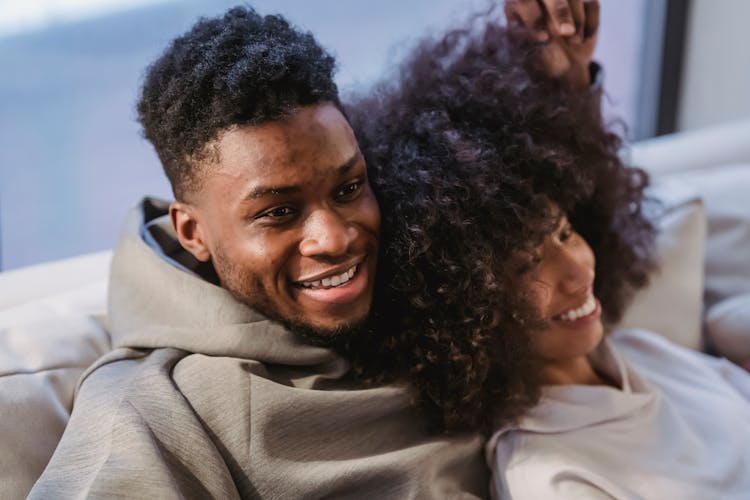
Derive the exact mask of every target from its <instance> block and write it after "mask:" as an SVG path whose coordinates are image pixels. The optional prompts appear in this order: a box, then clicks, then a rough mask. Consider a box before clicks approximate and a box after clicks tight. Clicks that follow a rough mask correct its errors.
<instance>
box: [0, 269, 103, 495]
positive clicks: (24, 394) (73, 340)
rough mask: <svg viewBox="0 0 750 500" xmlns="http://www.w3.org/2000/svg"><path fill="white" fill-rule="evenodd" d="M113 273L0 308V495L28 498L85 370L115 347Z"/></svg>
mask: <svg viewBox="0 0 750 500" xmlns="http://www.w3.org/2000/svg"><path fill="white" fill-rule="evenodd" d="M105 307H106V281H104V280H99V282H97V283H92V284H89V285H85V286H83V287H80V288H78V289H76V290H72V291H69V292H66V293H62V294H59V293H58V294H57V295H52V296H49V297H46V298H43V299H37V300H32V301H28V302H26V303H24V304H21V305H15V306H12V307H9V308H6V309H3V310H0V443H1V444H2V446H1V447H0V498H2V499H4V500H6V499H15V498H25V497H26V495H27V494H28V492H29V490H30V489H31V487H32V485H33V484H34V482H35V481H36V479H37V478H38V477H39V475H40V474H41V473H42V470H44V467H45V466H46V465H47V462H48V461H49V459H50V457H51V456H52V452H53V451H54V450H55V447H56V446H57V443H58V441H59V440H60V437H61V436H62V432H63V430H64V428H65V425H66V424H67V422H68V418H69V416H70V411H71V407H72V403H73V390H74V388H75V385H76V382H77V381H78V378H79V377H80V376H81V374H82V373H83V371H84V370H85V369H86V367H88V366H89V365H90V364H91V363H92V362H93V361H94V360H96V359H97V358H98V357H99V356H101V355H102V354H104V353H106V352H108V351H109V350H110V340H109V335H108V334H107V332H106V331H105V329H104V328H103V326H102V322H101V318H102V317H103V314H104V312H105Z"/></svg>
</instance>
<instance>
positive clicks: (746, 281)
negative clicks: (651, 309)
mask: <svg viewBox="0 0 750 500" xmlns="http://www.w3.org/2000/svg"><path fill="white" fill-rule="evenodd" d="M674 178H675V179H678V180H680V181H682V182H685V183H687V184H690V185H692V186H695V187H696V189H698V191H699V193H700V196H701V198H702V199H703V203H704V205H705V208H706V217H707V219H708V235H707V242H706V261H705V267H706V288H705V300H706V307H707V308H710V307H711V306H713V305H714V304H717V303H719V302H721V301H723V300H726V299H729V298H731V297H734V296H736V295H741V294H746V293H750V200H749V199H748V193H749V192H750V163H744V164H731V165H724V166H716V167H709V168H705V169H702V170H695V171H692V172H685V173H680V174H675V175H674Z"/></svg>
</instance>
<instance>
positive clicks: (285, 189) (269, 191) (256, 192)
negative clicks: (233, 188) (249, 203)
mask: <svg viewBox="0 0 750 500" xmlns="http://www.w3.org/2000/svg"><path fill="white" fill-rule="evenodd" d="M300 191H302V187H301V186H296V185H295V186H258V187H256V188H255V189H253V190H252V191H250V192H249V193H247V196H245V200H256V199H258V198H263V197H264V196H275V195H279V194H290V193H299V192H300Z"/></svg>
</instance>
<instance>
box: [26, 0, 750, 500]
mask: <svg viewBox="0 0 750 500" xmlns="http://www.w3.org/2000/svg"><path fill="white" fill-rule="evenodd" d="M547 3H549V4H550V6H552V4H557V3H559V2H532V1H520V0H518V1H513V2H511V1H508V2H507V3H506V11H507V12H508V13H509V14H510V16H509V17H510V19H512V20H513V21H514V22H515V24H517V25H518V27H519V29H525V30H526V32H527V34H528V36H526V37H518V36H515V35H511V34H510V33H507V32H506V31H504V30H503V29H501V28H498V27H497V26H496V25H495V24H493V23H492V22H490V23H488V24H487V26H486V27H484V28H483V29H482V30H478V31H474V32H472V31H455V32H452V33H450V34H448V35H447V36H446V37H444V38H443V39H440V40H437V41H426V42H424V43H423V44H422V45H421V46H420V47H418V48H417V49H416V50H415V51H414V53H413V55H412V56H411V58H410V59H409V60H408V61H407V62H406V63H405V64H404V65H403V66H402V68H401V72H400V73H399V76H398V78H396V80H395V81H394V82H391V83H390V84H387V85H384V86H382V87H380V88H379V89H377V90H376V91H375V92H373V94H372V95H371V96H369V97H363V98H361V99H359V100H356V101H355V102H353V103H351V104H350V105H348V106H344V105H342V103H341V102H340V101H339V97H338V93H337V89H336V86H335V84H334V83H333V80H332V72H333V66H334V61H333V59H332V58H331V57H330V56H329V55H328V54H326V53H325V52H324V51H323V50H322V49H321V48H320V47H319V45H318V44H317V43H316V42H315V40H314V39H313V38H312V36H311V35H309V34H305V33H301V32H299V31H297V30H296V29H294V28H293V27H290V26H289V24H288V23H287V22H286V21H285V20H283V19H282V18H280V17H274V16H271V17H265V18H264V17H261V16H258V15H257V14H256V13H255V12H254V11H252V10H251V9H247V8H235V9H232V10H230V11H229V12H227V14H226V15H225V16H223V17H222V18H218V19H209V20H201V21H199V22H198V23H197V24H196V25H195V26H194V27H193V28H192V29H191V30H190V31H189V32H188V33H186V34H185V35H183V36H182V37H180V38H178V39H176V40H175V41H174V42H173V43H172V45H171V46H170V47H169V48H168V49H167V51H166V52H165V53H164V54H163V55H162V57H161V58H160V59H159V60H157V61H156V62H155V63H154V64H153V65H152V66H151V67H150V68H149V71H148V75H147V78H146V80H145V83H144V88H143V92H142V97H141V99H140V102H139V104H138V111H139V119H140V121H141V123H142V124H143V126H144V130H145V135H146V137H147V138H148V139H149V140H150V141H151V142H152V143H153V145H154V147H155V149H156V151H157V153H158V155H159V157H160V159H161V161H162V164H163V166H164V169H165V172H166V174H167V176H168V177H169V180H170V182H171V184H172V187H173V190H174V194H175V198H176V201H175V202H173V203H171V204H166V203H162V202H159V201H156V200H149V199H147V200H145V201H144V202H143V203H142V204H141V205H140V206H139V207H138V209H137V210H136V211H135V212H134V213H133V214H132V215H131V217H130V218H129V219H128V221H127V222H126V224H125V228H124V230H123V237H122V240H121V242H120V243H119V245H118V247H117V249H116V252H115V257H114V260H113V264H112V271H111V283H110V292H109V322H110V330H111V335H112V340H113V345H114V347H115V349H114V350H113V351H112V352H111V353H109V354H108V355H106V356H104V357H103V358H101V359H100V360H99V361H97V363H96V364H95V365H94V366H93V367H91V368H90V369H89V370H88V371H87V373H86V374H85V375H84V377H83V379H82V381H81V383H80V386H79V388H78V391H77V394H76V400H75V404H74V410H73V414H72V416H71V420H70V422H69V424H68V427H67V428H66V431H65V434H64V436H63V438H62V440H61V442H60V444H59V446H58V448H57V450H56V452H55V454H54V456H53V458H52V460H51V461H50V464H49V465H48V467H47V469H46V470H45V472H44V474H43V475H42V477H41V478H40V480H39V482H38V483H37V484H36V486H35V487H34V489H33V490H32V493H31V497H32V498H70V497H84V496H85V497H94V498H98V497H107V498H109V497H113V496H121V497H133V498H256V497H257V498H318V497H337V498H474V497H480V498H482V497H488V496H489V495H490V494H493V495H495V496H496V497H499V498H505V497H518V498H550V497H553V496H562V497H569V498H580V497H586V496H588V497H595V498H607V497H611V496H614V497H618V498H642V497H649V496H651V497H654V498H657V497H658V498H664V497H689V496H690V495H695V496H696V497H697V496H702V497H711V496H716V495H718V494H719V492H724V493H726V492H729V493H731V492H732V491H737V492H743V491H747V485H744V484H743V481H747V480H748V479H747V476H748V475H747V474H743V473H742V472H743V471H747V470H748V467H747V458H745V456H746V455H747V453H746V452H745V450H746V449H747V448H748V447H747V446H746V444H747V443H745V441H747V438H744V437H742V438H739V437H737V436H736V433H734V432H733V429H734V427H737V426H739V425H741V424H742V423H747V422H748V421H750V420H748V413H750V409H748V406H749V405H748V404H747V401H746V400H743V399H742V398H739V397H738V396H737V394H736V390H735V389H733V388H732V387H731V385H730V384H729V383H728V382H725V381H724V379H723V378H722V376H723V375H726V374H732V375H733V376H735V378H737V379H738V380H740V379H741V375H739V374H737V373H736V372H734V371H732V369H731V367H726V366H724V365H719V364H718V363H713V362H711V361H709V360H707V359H706V358H703V357H701V356H698V355H695V354H691V353H686V352H684V351H681V350H679V349H677V348H675V347H672V346H669V345H667V344H666V342H664V341H659V340H657V339H656V338H655V337H653V336H652V335H649V334H643V333H634V334H628V335H624V336H620V337H617V338H615V339H614V341H613V342H609V341H606V340H602V338H603V333H604V326H603V324H604V321H607V322H609V321H611V320H614V319H616V318H617V317H618V315H619V314H620V313H621V312H622V309H623V307H624V305H625V303H626V300H627V296H628V294H629V293H630V292H631V291H632V290H634V289H635V288H637V287H638V286H640V285H642V284H643V283H644V282H645V280H646V277H647V272H648V270H649V269H650V265H649V261H648V251H649V249H650V246H651V240H652V237H653V228H652V227H651V225H650V224H649V223H648V222H647V221H646V219H645V218H644V217H643V214H642V211H641V207H642V204H643V201H644V196H643V189H644V187H645V185H646V182H647V180H646V178H645V176H644V175H643V174H642V173H641V172H640V171H638V170H634V169H629V168H626V167H625V166H623V165H622V164H621V163H620V161H619V159H618V158H617V155H616V151H617V148H618V146H619V142H618V139H617V137H615V136H614V135H612V134H610V133H609V132H608V131H607V130H606V129H605V128H604V127H603V126H602V123H601V119H600V117H599V114H598V109H597V102H596V99H595V96H593V95H592V94H594V93H595V92H592V91H590V90H589V89H587V84H588V83H589V81H590V76H591V75H590V68H589V64H588V63H589V61H590V58H591V53H592V52H593V45H594V42H595V39H596V28H597V24H598V22H597V9H598V4H597V3H596V2H581V1H570V2H567V3H566V2H563V4H564V6H565V9H563V10H559V11H558V10H547V9H546V6H547ZM540 20H544V22H541V23H540ZM540 26H541V27H540ZM527 53H528V54H531V55H530V56H529V58H528V60H526V59H524V54H527ZM541 75H546V77H547V78H544V77H542V76H541ZM549 77H552V79H551V80H550V79H549ZM376 196H377V197H376ZM613 344H614V346H613ZM659 363H678V366H674V367H673V366H670V368H669V373H670V374H677V375H679V377H678V378H677V379H674V378H673V377H665V376H664V375H661V376H659V373H660V372H659V371H658V368H659ZM691 377H692V378H691ZM699 382H700V383H699ZM746 385H747V384H746ZM686 387H689V388H690V390H689V391H688V390H686ZM733 391H734V392H733ZM748 393H750V391H748ZM706 398H711V399H706ZM707 401H710V402H709V403H707ZM706 404H712V405H714V404H715V405H721V408H723V409H726V413H722V414H720V415H718V416H716V415H714V418H716V419H717V420H716V421H717V422H720V425H719V429H715V428H712V429H709V428H708V421H709V420H710V418H709V417H710V415H708V414H707V412H700V411H698V410H702V409H703V408H704V406H705V405H706ZM605 412H609V413H606V414H605ZM743 418H744V419H745V420H744V421H743V420H742V419H743ZM669 426H672V427H674V428H675V430H674V432H671V430H672V429H670V427H669ZM675 426H676V427H675ZM709 430H710V432H708V431H709ZM490 435H492V438H491V439H490V440H489V442H488V440H487V438H488V436H490ZM588 436H594V437H588ZM732 439H734V440H732ZM488 443H489V444H488ZM623 443H625V444H623ZM714 446H720V448H718V450H717V451H714V452H712V453H711V454H710V455H708V454H706V453H703V451H704V450H707V449H709V447H714ZM485 447H486V451H487V459H485ZM654 453H656V455H653V454H654ZM486 460H488V462H486ZM486 463H489V466H490V467H489V468H488V467H487V465H486ZM490 469H491V470H492V473H493V474H492V478H491V480H492V483H491V484H490V476H489V471H490ZM702 488H703V489H702ZM732 488H734V489H733V490H732ZM743 488H744V489H743ZM712 493H713V494H712Z"/></svg>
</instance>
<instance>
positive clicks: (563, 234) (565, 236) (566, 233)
mask: <svg viewBox="0 0 750 500" xmlns="http://www.w3.org/2000/svg"><path fill="white" fill-rule="evenodd" d="M573 233H574V231H573V228H572V227H571V226H567V227H565V228H563V230H562V231H560V236H559V238H560V241H561V242H566V241H568V240H569V239H570V238H572V237H573Z"/></svg>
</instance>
